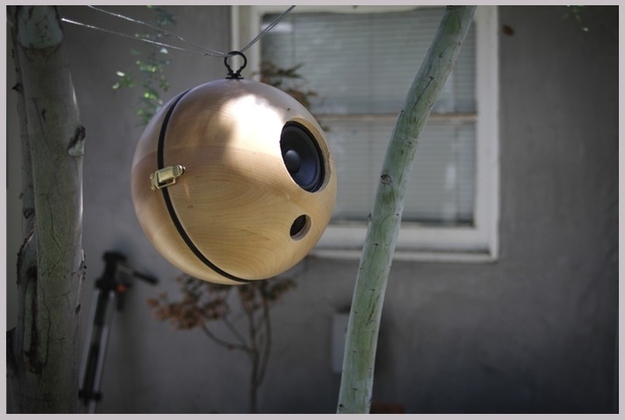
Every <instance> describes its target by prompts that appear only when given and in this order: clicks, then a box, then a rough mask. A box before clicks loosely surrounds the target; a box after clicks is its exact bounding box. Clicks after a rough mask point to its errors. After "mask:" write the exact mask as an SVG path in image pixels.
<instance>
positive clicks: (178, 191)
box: [132, 78, 336, 284]
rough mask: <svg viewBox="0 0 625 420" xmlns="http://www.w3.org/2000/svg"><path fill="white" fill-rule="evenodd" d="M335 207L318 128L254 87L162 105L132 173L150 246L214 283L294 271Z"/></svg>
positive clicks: (214, 87) (201, 90)
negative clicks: (292, 268)
mask: <svg viewBox="0 0 625 420" xmlns="http://www.w3.org/2000/svg"><path fill="white" fill-rule="evenodd" d="M335 199H336V171H335V166H334V160H333V158H332V154H331V152H330V149H329V147H328V144H327V141H326V139H325V136H324V133H323V130H322V129H321V127H320V126H319V124H318V123H317V122H316V121H315V119H314V117H313V116H312V115H311V114H310V113H309V112H308V111H307V110H306V108H305V107H304V106H303V105H301V104H300V103H299V102H297V101H296V100H295V99H293V98H292V97H291V96H289V95H288V94H286V93H284V92H282V91H281V90H279V89H277V88H274V87H272V86H269V85H266V84H264V83H259V82H254V81H247V80H242V79H236V78H235V79H223V80H216V81H212V82H209V83H205V84H203V85H200V86H197V87H195V88H193V89H191V90H189V91H187V92H184V93H182V94H180V95H178V96H177V97H176V98H174V99H172V100H171V101H169V102H168V103H167V104H165V106H163V107H162V108H161V110H160V111H159V112H158V113H157V114H156V115H155V116H154V118H153V119H152V121H150V123H149V124H148V126H147V127H146V129H145V131H144V132H143V134H142V135H141V138H140V139H139V143H138V145H137V148H136V151H135V156H134V161H133V165H132V200H133V204H134V207H135V212H136V214H137V217H138V219H139V222H140V224H141V227H142V228H143V230H144V231H145V233H146V235H147V236H148V238H149V239H150V241H151V242H152V244H153V245H154V247H155V248H156V249H157V250H158V251H159V252H160V253H161V255H163V256H164V257H165V258H166V259H167V260H168V261H169V262H170V263H172V264H173V265H174V266H176V267H177V268H179V269H180V270H182V271H184V272H186V273H187V274H189V275H191V276H194V277H197V278H200V279H202V280H206V281H210V282H214V283H223V284H243V283H245V282H249V281H255V280H263V279H267V278H270V277H273V276H275V275H278V274H280V273H282V272H284V271H286V270H288V269H289V268H291V267H292V266H294V265H295V264H297V263H298V262H299V261H300V260H301V259H303V258H304V257H305V256H306V255H307V254H308V253H309V252H310V250H311V249H312V248H313V246H314V245H315V244H316V243H317V241H318V240H319V238H320V237H321V234H322V233H323V231H324V230H325V228H326V226H327V224H328V222H329V221H330V216H331V214H332V210H333V207H334V202H335Z"/></svg>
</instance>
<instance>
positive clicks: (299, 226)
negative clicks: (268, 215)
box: [291, 214, 310, 240]
mask: <svg viewBox="0 0 625 420" xmlns="http://www.w3.org/2000/svg"><path fill="white" fill-rule="evenodd" d="M308 229H310V217H308V216H306V215H305V214H302V215H301V216H298V217H297V219H295V221H294V222H293V224H292V225H291V239H294V240H298V239H302V238H303V237H304V236H305V235H306V234H307V233H308Z"/></svg>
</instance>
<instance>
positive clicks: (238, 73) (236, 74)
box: [224, 51, 247, 79]
mask: <svg viewBox="0 0 625 420" xmlns="http://www.w3.org/2000/svg"><path fill="white" fill-rule="evenodd" d="M235 55H238V56H241V57H243V65H242V66H241V67H240V68H239V70H237V71H236V72H235V71H233V70H232V68H231V67H230V65H229V64H228V59H229V58H230V57H234V56H235ZM224 65H225V66H226V68H227V69H228V76H227V77H226V79H243V77H242V76H241V70H243V69H244V68H245V66H247V57H246V56H245V54H243V53H242V52H241V51H230V52H229V53H228V55H227V56H226V57H224Z"/></svg>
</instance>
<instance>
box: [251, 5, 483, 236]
mask: <svg viewBox="0 0 625 420" xmlns="http://www.w3.org/2000/svg"><path fill="white" fill-rule="evenodd" d="M443 12H444V8H441V7H427V8H415V9H414V10H411V11H408V12H406V11H405V10H404V11H401V12H385V13H353V14H350V13H299V14H298V13H291V14H289V15H288V16H287V17H286V18H285V20H283V21H282V22H281V23H280V24H278V25H277V26H276V27H275V28H274V30H272V31H270V32H269V33H268V34H267V35H266V36H265V37H264V38H263V41H262V60H263V61H265V62H271V63H272V64H275V65H277V66H278V67H281V68H289V67H292V66H295V65H299V64H301V65H302V67H301V68H300V69H299V70H298V73H300V74H301V75H302V76H303V79H304V80H305V82H306V84H305V86H304V89H306V90H308V89H310V90H313V91H315V92H316V93H317V95H318V96H317V97H314V98H311V99H312V105H311V112H313V114H315V115H318V116H321V118H320V123H321V124H322V126H324V127H325V128H327V130H326V134H327V136H328V140H329V142H330V146H331V147H332V150H333V152H334V155H335V160H336V165H337V172H338V174H337V175H338V182H339V185H338V188H339V189H338V197H337V203H336V208H335V212H334V220H335V221H364V220H366V217H367V215H368V214H369V212H370V211H371V208H372V206H373V199H374V195H375V190H376V188H377V184H378V178H379V176H380V170H381V166H382V161H383V159H384V154H385V152H386V147H387V145H388V142H389V140H390V136H391V133H392V130H393V127H394V125H395V118H394V117H393V118H374V117H375V115H389V114H390V115H393V116H394V115H397V114H398V112H399V110H400V108H401V106H402V105H403V103H404V101H405V98H406V94H407V92H408V89H409V87H410V84H411V83H412V80H413V79H414V77H415V75H416V73H417V71H418V69H419V66H420V64H421V61H422V60H423V58H424V56H425V54H426V52H427V50H428V48H429V46H430V43H431V41H432V38H433V37H434V34H435V32H436V29H437V28H438V25H439V23H440V20H441V18H442V16H443ZM276 17H277V15H265V16H264V17H263V23H264V24H268V23H270V22H272V21H273V20H274V19H275V18H276ZM476 112H477V110H476V101H475V33H474V29H473V28H471V30H470V32H469V34H468V35H467V38H466V40H465V43H464V44H463V47H462V49H461V50H460V56H459V58H458V61H457V63H456V66H455V68H454V70H453V71H452V74H451V75H450V76H449V79H448V80H447V82H446V84H445V86H444V87H443V90H442V92H441V93H440V95H439V98H438V100H437V101H436V104H435V106H434V109H433V113H438V114H453V113H463V114H465V113H466V114H475V113H476ZM324 115H325V116H327V117H328V118H325V119H324V118H323V116H324ZM350 115H352V116H353V115H359V116H362V115H365V116H366V115H370V116H371V118H366V117H364V118H341V117H347V116H350ZM474 200H475V123H474V121H472V120H469V121H464V120H460V122H459V121H458V120H456V119H453V118H449V119H440V118H437V119H436V120H432V119H430V121H429V122H428V124H427V127H426V128H425V130H424V132H423V133H422V135H421V138H420V140H419V146H418V149H417V155H416V160H415V163H414V166H413V171H412V175H411V180H410V182H409V186H408V190H407V192H406V199H405V205H404V213H403V221H405V222H406V221H410V222H419V223H423V224H451V225H459V224H470V223H472V222H473V213H474Z"/></svg>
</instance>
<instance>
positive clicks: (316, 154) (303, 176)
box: [280, 122, 324, 192]
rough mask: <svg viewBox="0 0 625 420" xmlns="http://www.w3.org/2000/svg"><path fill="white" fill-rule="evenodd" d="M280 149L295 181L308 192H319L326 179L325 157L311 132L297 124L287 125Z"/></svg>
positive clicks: (290, 123) (283, 132) (289, 123)
mask: <svg viewBox="0 0 625 420" xmlns="http://www.w3.org/2000/svg"><path fill="white" fill-rule="evenodd" d="M280 149H281V150H282V159H283V160H284V165H285V166H286V169H287V170H288V171H289V174H290V175H291V178H293V181H295V182H296V183H297V185H299V186H300V187H301V188H303V189H304V190H306V191H309V192H315V191H317V190H319V188H321V185H322V184H323V178H324V167H323V156H322V154H321V150H320V149H319V145H318V144H317V141H316V140H315V138H314V136H313V135H312V134H311V133H310V131H308V130H307V129H306V128H305V127H304V126H303V125H301V124H298V123H296V122H288V123H286V124H285V125H284V127H283V129H282V134H281V136H280Z"/></svg>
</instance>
